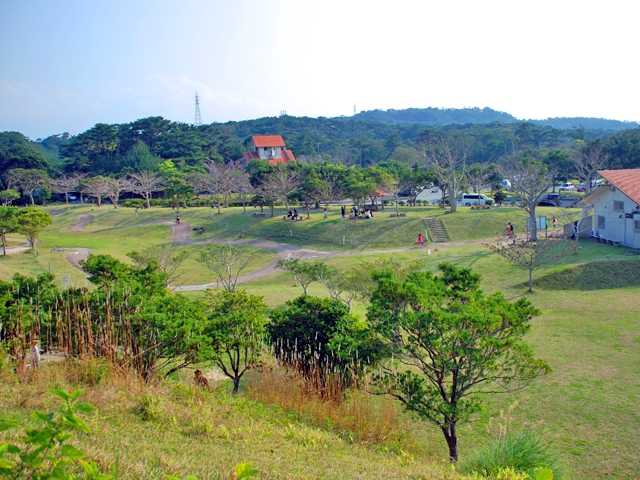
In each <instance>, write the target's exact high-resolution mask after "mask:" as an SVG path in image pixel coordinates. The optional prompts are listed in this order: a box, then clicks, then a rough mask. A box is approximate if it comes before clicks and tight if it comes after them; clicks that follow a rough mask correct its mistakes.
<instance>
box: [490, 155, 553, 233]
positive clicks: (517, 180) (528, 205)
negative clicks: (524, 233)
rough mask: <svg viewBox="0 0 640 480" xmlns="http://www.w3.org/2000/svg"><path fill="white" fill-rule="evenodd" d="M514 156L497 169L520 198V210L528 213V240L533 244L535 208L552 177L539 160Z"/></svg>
mask: <svg viewBox="0 0 640 480" xmlns="http://www.w3.org/2000/svg"><path fill="white" fill-rule="evenodd" d="M516 155H518V156H516ZM516 155H514V156H512V157H507V158H506V159H505V160H504V161H503V162H502V163H501V164H500V165H499V166H498V168H499V169H500V173H501V174H502V176H503V177H504V178H506V179H507V180H509V181H510V182H511V191H512V192H514V193H516V194H518V195H520V197H521V198H522V208H524V210H525V211H526V212H527V213H529V218H530V222H529V223H530V226H531V233H530V238H531V240H533V241H534V242H535V241H536V240H537V239H538V230H537V224H536V207H537V206H538V201H539V200H540V198H541V197H542V195H544V194H545V193H546V192H547V191H548V190H549V187H550V186H551V184H552V183H553V176H552V175H550V174H549V172H548V171H547V166H546V165H545V164H544V163H542V161H540V160H539V159H536V158H530V157H527V156H519V155H521V154H516Z"/></svg>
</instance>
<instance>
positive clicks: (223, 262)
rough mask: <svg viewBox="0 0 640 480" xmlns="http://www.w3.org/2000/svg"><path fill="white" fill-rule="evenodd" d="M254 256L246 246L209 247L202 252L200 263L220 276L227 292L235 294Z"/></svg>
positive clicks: (219, 245)
mask: <svg viewBox="0 0 640 480" xmlns="http://www.w3.org/2000/svg"><path fill="white" fill-rule="evenodd" d="M253 258H254V255H253V252H252V251H251V249H249V247H247V246H246V245H222V244H216V245H209V246H208V247H207V248H206V249H205V250H203V251H202V252H200V261H201V262H202V263H204V264H205V265H206V266H207V267H208V268H209V269H210V270H213V272H214V273H215V274H216V275H217V276H218V279H219V280H220V282H221V283H222V286H223V287H224V289H225V290H227V291H229V292H233V291H234V290H235V289H236V284H237V283H238V277H239V276H240V273H241V272H242V270H244V269H245V268H247V267H248V266H249V265H251V263H252V261H253Z"/></svg>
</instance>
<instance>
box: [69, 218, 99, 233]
mask: <svg viewBox="0 0 640 480" xmlns="http://www.w3.org/2000/svg"><path fill="white" fill-rule="evenodd" d="M78 218H79V219H80V221H79V222H78V223H76V224H75V225H71V226H70V227H69V228H68V229H67V230H69V231H70V232H81V231H83V230H84V227H85V226H86V225H88V224H90V223H91V222H93V219H94V218H96V217H95V216H94V215H80V216H79V217H78Z"/></svg>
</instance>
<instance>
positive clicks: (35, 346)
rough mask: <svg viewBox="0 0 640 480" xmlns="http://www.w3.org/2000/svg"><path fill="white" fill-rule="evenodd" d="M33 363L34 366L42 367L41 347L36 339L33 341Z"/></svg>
mask: <svg viewBox="0 0 640 480" xmlns="http://www.w3.org/2000/svg"><path fill="white" fill-rule="evenodd" d="M31 365H32V366H33V368H39V367H40V349H39V348H38V342H37V341H36V340H34V341H33V342H32V343H31Z"/></svg>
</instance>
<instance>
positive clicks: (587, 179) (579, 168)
mask: <svg viewBox="0 0 640 480" xmlns="http://www.w3.org/2000/svg"><path fill="white" fill-rule="evenodd" d="M571 162H572V163H573V166H574V168H575V170H576V173H577V174H578V178H579V179H580V180H582V181H583V182H584V184H585V188H586V190H585V195H588V194H589V192H591V186H592V183H593V181H594V180H595V179H596V178H597V177H598V176H599V175H598V170H603V169H605V168H606V167H607V165H608V164H609V153H608V152H607V150H606V145H605V143H604V142H603V141H602V140H601V139H599V138H597V139H595V140H585V141H584V142H583V141H580V142H576V146H575V147H574V149H573V151H572V152H571Z"/></svg>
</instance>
